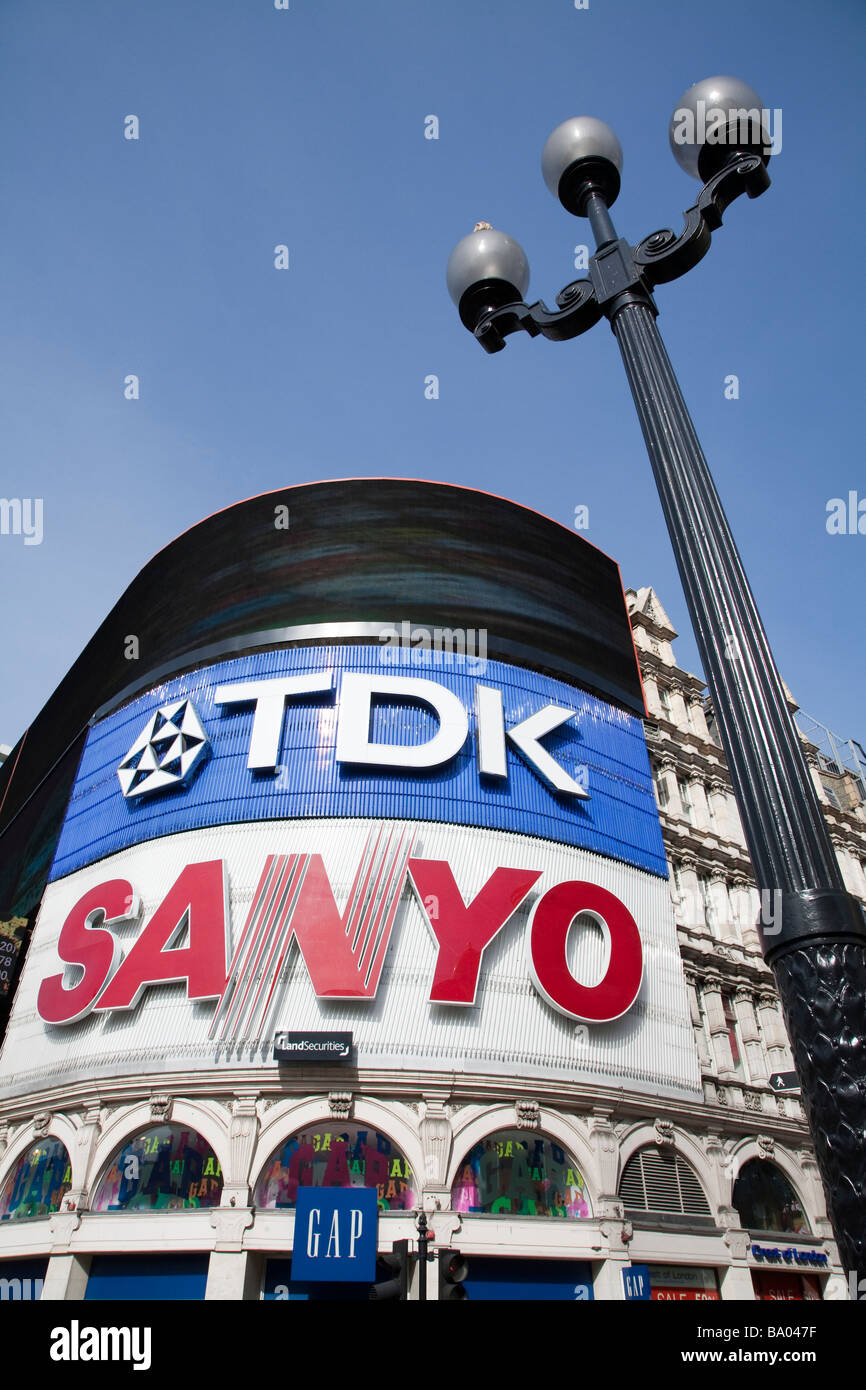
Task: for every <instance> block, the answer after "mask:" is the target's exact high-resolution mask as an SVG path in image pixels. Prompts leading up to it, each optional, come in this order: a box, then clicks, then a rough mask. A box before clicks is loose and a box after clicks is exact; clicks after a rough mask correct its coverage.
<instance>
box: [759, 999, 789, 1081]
mask: <svg viewBox="0 0 866 1390" xmlns="http://www.w3.org/2000/svg"><path fill="white" fill-rule="evenodd" d="M758 1018H759V1019H760V1023H761V1029H762V1032H763V1034H764V1043H765V1045H766V1048H767V1067H768V1069H769V1071H770V1072H774V1071H791V1070H792V1069H793V1066H794V1061H793V1058H792V1057H791V1050H790V1044H789V1042H788V1034H787V1033H786V1031H785V1025H784V1023H783V1022H782V1016H781V1014H780V1013H779V1002H778V1000H777V998H776V996H775V995H774V994H770V993H769V991H768V992H767V993H766V994H760V995H759V996H758Z"/></svg>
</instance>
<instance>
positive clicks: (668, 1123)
mask: <svg viewBox="0 0 866 1390" xmlns="http://www.w3.org/2000/svg"><path fill="white" fill-rule="evenodd" d="M654 1128H655V1141H656V1143H657V1144H659V1145H660V1146H664V1145H666V1144H669V1145H672V1144H673V1143H674V1124H673V1120H656V1122H655V1126H654Z"/></svg>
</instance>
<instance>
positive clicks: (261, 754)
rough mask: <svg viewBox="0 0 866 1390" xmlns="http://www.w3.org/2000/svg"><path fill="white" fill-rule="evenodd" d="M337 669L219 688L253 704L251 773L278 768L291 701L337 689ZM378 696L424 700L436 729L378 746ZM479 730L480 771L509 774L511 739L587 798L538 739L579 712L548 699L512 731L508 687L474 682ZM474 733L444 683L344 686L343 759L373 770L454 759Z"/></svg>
mask: <svg viewBox="0 0 866 1390" xmlns="http://www.w3.org/2000/svg"><path fill="white" fill-rule="evenodd" d="M334 685H335V682H334V673H333V672H332V671H322V672H317V673H315V674H312V675H303V676H288V677H284V678H281V679H271V680H261V681H243V682H240V683H239V684H237V685H221V686H219V687H218V688H217V689H216V690H215V691H214V702H215V704H217V705H252V706H253V708H254V710H255V713H254V716H253V723H252V732H251V735H250V741H249V754H248V757H247V767H248V768H249V769H250V770H251V771H253V772H276V770H277V765H278V763H279V758H280V748H281V744H282V734H283V722H284V718H285V711H286V704H287V703H288V702H289V701H291V700H297V699H298V698H300V697H301V696H305V695H306V696H309V695H311V694H316V695H320V696H322V697H323V698H327V697H328V696H331V695H332V694H333V691H334ZM375 700H391V701H402V702H404V703H408V704H412V703H418V704H421V705H426V706H427V707H428V708H429V709H430V710H432V712H433V713H434V715H435V716H436V719H437V721H438V728H437V730H436V732H435V733H434V734H433V735H432V737H431V738H428V739H425V740H424V742H423V743H415V744H411V745H407V744H404V743H398V744H392V743H376V742H373V741H372V740H371V738H370V721H371V713H372V708H373V702H374V701H375ZM475 715H476V727H477V730H478V748H477V756H478V771H479V772H481V773H483V774H484V776H486V777H493V778H499V777H507V776H508V769H507V766H506V757H505V749H506V739H510V740H511V742H512V744H513V745H514V747H515V748H517V750H518V751H519V753H520V754H521V755H522V757H523V758H525V760H526V762H527V763H528V764H529V766H530V767H531V768H532V769H533V771H534V772H535V773H537V774H538V776H539V777H540V778H541V779H542V781H543V782H546V783H547V785H548V786H549V787H551V788H552V789H553V790H554V791H557V792H563V793H565V794H566V795H568V796H589V792H588V791H587V790H586V788H585V786H584V785H582V784H581V783H580V782H579V781H577V780H576V779H575V778H574V777H571V776H569V774H568V773H567V772H566V771H565V768H563V767H562V766H561V765H560V764H559V763H558V762H557V761H556V759H555V758H552V757H551V755H550V754H549V753H548V752H547V751H546V750H545V749H544V748H542V746H541V743H540V740H541V739H542V738H544V736H545V734H550V733H552V732H553V731H554V729H558V728H559V727H560V725H562V724H565V723H567V722H568V721H569V720H571V719H573V718H574V715H575V711H574V710H573V709H564V708H562V707H561V706H559V705H554V704H547V705H545V706H544V707H543V708H542V709H540V710H537V711H536V712H535V713H534V714H532V715H530V716H529V717H528V718H527V719H522V720H520V722H519V723H517V724H514V725H512V727H511V728H510V729H506V727H505V717H504V715H503V711H502V692H501V691H500V690H497V689H495V688H493V687H492V686H487V685H481V684H480V683H479V684H478V685H476V687H475ZM468 736H469V715H468V713H467V711H466V708H465V706H464V705H463V704H462V703H461V701H460V699H459V698H458V697H457V695H455V694H453V693H452V691H450V690H448V689H447V687H446V686H444V685H442V684H441V683H440V682H439V681H434V680H428V679H424V678H417V677H409V676H380V675H375V676H366V675H355V674H350V673H346V674H344V675H343V679H342V683H341V687H340V701H339V717H338V721H337V747H336V752H335V755H334V756H335V758H336V760H337V762H338V763H350V764H355V765H358V766H360V765H364V764H367V765H370V766H372V767H394V768H416V769H426V768H432V767H441V766H442V764H443V763H448V762H450V761H451V759H452V758H454V757H456V756H457V754H458V753H459V752H460V750H461V748H462V747H463V745H464V743H465V742H466V740H467V738H468Z"/></svg>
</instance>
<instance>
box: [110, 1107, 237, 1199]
mask: <svg viewBox="0 0 866 1390" xmlns="http://www.w3.org/2000/svg"><path fill="white" fill-rule="evenodd" d="M222 1190H223V1175H222V1169H221V1168H220V1165H219V1161H218V1160H217V1157H216V1155H215V1154H214V1151H213V1149H212V1148H211V1147H210V1144H208V1142H207V1140H205V1139H202V1137H201V1135H200V1134H197V1133H196V1131H195V1130H194V1129H186V1128H184V1126H183V1125H154V1126H153V1128H152V1129H145V1130H143V1131H142V1133H141V1134H137V1135H136V1136H135V1138H134V1139H127V1141H126V1143H125V1144H124V1146H123V1148H122V1149H120V1150H119V1152H118V1153H116V1154H115V1156H114V1158H113V1159H112V1161H111V1163H110V1164H109V1166H108V1169H107V1171H106V1172H105V1173H104V1174H103V1176H102V1180H101V1182H100V1184H99V1187H98V1188H97V1191H96V1197H95V1198H94V1201H93V1205H92V1210H93V1211H186V1210H188V1209H190V1208H192V1207H216V1206H218V1205H219V1200H220V1197H221V1195H222Z"/></svg>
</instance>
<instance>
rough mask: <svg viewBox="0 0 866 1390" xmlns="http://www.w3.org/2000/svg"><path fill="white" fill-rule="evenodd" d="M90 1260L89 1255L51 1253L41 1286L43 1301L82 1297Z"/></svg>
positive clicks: (78, 1298) (59, 1300)
mask: <svg viewBox="0 0 866 1390" xmlns="http://www.w3.org/2000/svg"><path fill="white" fill-rule="evenodd" d="M90 1260H91V1256H90V1255H71V1254H69V1253H68V1252H66V1253H64V1254H57V1255H52V1256H51V1258H50V1260H49V1261H48V1268H47V1270H46V1271H45V1283H44V1285H43V1286H42V1300H43V1302H45V1301H46V1300H56V1301H58V1302H61V1301H63V1300H65V1299H69V1300H73V1299H75V1300H80V1299H83V1298H84V1291H85V1289H86V1288H87V1280H88V1277H89V1275H90Z"/></svg>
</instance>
